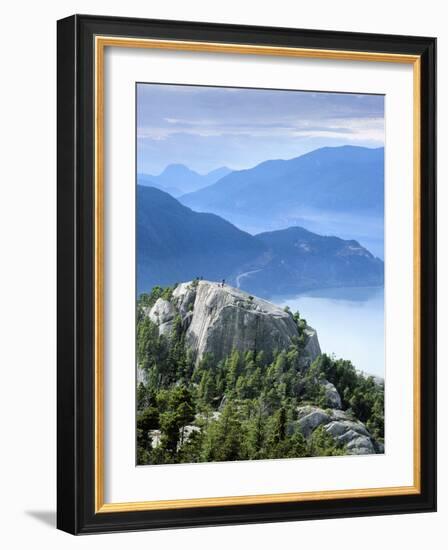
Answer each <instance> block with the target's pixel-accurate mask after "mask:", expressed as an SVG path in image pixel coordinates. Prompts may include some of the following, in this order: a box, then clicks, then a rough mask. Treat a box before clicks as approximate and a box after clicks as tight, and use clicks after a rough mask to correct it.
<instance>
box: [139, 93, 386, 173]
mask: <svg viewBox="0 0 448 550" xmlns="http://www.w3.org/2000/svg"><path fill="white" fill-rule="evenodd" d="M339 145H361V146H365V147H381V146H383V145H384V96H381V95H365V94H344V93H326V92H301V91H290V90H288V91H282V90H261V89H247V88H246V89H244V88H222V87H207V86H181V85H168V84H146V83H140V84H137V171H138V172H139V173H144V174H151V175H158V174H160V173H161V172H162V171H163V170H164V169H165V168H166V166H168V165H169V164H179V163H180V164H185V165H186V166H188V167H189V168H190V169H192V170H195V171H196V172H199V173H201V174H205V173H207V172H209V171H211V170H214V169H216V168H219V167H221V166H227V167H228V168H231V169H232V170H241V169H244V168H251V167H253V166H255V165H257V164H259V163H260V162H263V161H265V160H269V159H290V158H294V157H297V156H300V155H302V154H304V153H307V152H309V151H312V150H314V149H318V148H320V147H326V146H333V147H334V146H339Z"/></svg>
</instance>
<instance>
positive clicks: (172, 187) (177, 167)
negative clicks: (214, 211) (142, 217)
mask: <svg viewBox="0 0 448 550" xmlns="http://www.w3.org/2000/svg"><path fill="white" fill-rule="evenodd" d="M230 173H231V170H230V168H227V167H225V166H223V167H221V168H216V169H215V170H212V171H211V172H209V173H208V174H204V175H202V174H198V173H197V172H195V171H194V170H190V168H188V167H187V166H185V165H184V164H170V165H169V166H167V167H166V168H165V170H164V171H163V172H162V173H161V174H159V175H158V176H152V175H150V174H138V176H137V183H138V185H146V186H151V187H156V188H157V189H161V190H162V191H166V192H167V193H169V194H170V195H172V196H173V197H179V196H180V195H184V194H185V193H191V192H194V191H198V190H200V189H202V188H203V187H207V186H209V185H212V184H214V183H215V182H217V181H218V180H219V179H220V178H222V177H224V176H227V175H228V174H230Z"/></svg>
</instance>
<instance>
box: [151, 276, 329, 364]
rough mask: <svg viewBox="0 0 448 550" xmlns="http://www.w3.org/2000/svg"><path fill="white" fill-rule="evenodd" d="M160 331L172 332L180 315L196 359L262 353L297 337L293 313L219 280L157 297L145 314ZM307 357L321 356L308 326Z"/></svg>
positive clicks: (284, 346)
mask: <svg viewBox="0 0 448 550" xmlns="http://www.w3.org/2000/svg"><path fill="white" fill-rule="evenodd" d="M147 315H149V318H150V319H151V321H153V322H154V323H155V324H156V325H157V326H158V327H159V332H160V334H163V335H165V336H168V335H169V334H170V332H171V330H172V327H173V321H174V318H175V317H176V315H179V317H180V320H181V323H182V327H183V329H184V330H185V342H186V345H187V346H188V347H189V348H190V349H191V350H192V352H193V353H194V356H195V359H196V362H199V361H200V360H201V359H202V357H204V355H206V354H210V355H212V356H213V357H214V358H215V359H216V360H218V361H219V360H220V359H222V358H224V357H227V356H229V355H230V354H231V353H232V351H233V350H235V349H236V350H238V351H241V352H245V351H248V350H253V351H256V352H260V351H262V352H264V353H265V356H266V358H267V359H269V358H270V357H271V356H272V352H273V351H274V350H283V349H287V348H288V347H289V345H290V344H291V343H292V342H293V339H295V338H296V337H297V336H298V328H297V324H296V322H295V321H294V319H293V317H292V315H291V314H290V313H289V312H286V311H284V310H283V309H282V308H280V307H278V306H276V305H274V304H271V303H270V302H267V301H265V300H262V299H260V298H256V297H254V296H251V295H249V294H248V293H246V292H243V291H242V290H239V289H236V288H233V287H231V286H228V285H225V284H224V285H223V284H221V283H214V282H209V281H195V282H189V283H182V284H180V285H178V286H177V287H176V288H175V289H174V291H173V294H172V298H171V299H170V301H167V300H162V299H158V300H157V302H156V303H155V304H154V306H153V307H152V308H151V309H150V310H149V311H148V312H147ZM305 334H306V336H307V341H306V346H305V349H304V354H303V355H304V359H305V361H306V362H307V363H308V364H309V363H311V362H312V361H313V360H314V359H315V358H316V357H317V356H318V355H319V354H320V346H319V341H318V338H317V334H316V331H315V330H314V329H312V328H311V327H306V329H305Z"/></svg>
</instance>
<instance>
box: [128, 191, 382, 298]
mask: <svg viewBox="0 0 448 550" xmlns="http://www.w3.org/2000/svg"><path fill="white" fill-rule="evenodd" d="M137 193H138V197H137V199H138V200H137V258H138V265H137V292H138V293H140V292H143V291H146V292H147V291H149V290H150V289H151V288H152V287H153V286H155V285H162V286H163V285H172V284H174V283H176V282H179V281H185V280H190V279H194V278H196V277H203V278H206V279H210V280H215V281H221V280H222V279H226V280H227V281H228V282H229V283H230V284H233V285H234V286H236V287H240V288H242V289H244V290H247V291H248V292H254V293H257V294H259V295H260V296H265V297H270V296H273V295H278V294H287V293H295V292H300V291H303V290H309V289H313V288H327V287H335V286H336V287H337V286H378V285H382V284H383V262H382V261H381V260H379V259H377V258H375V257H374V256H373V255H372V254H371V253H370V252H369V251H368V250H366V249H365V248H363V247H362V246H361V245H360V244H359V243H358V242H356V241H353V240H349V241H345V240H343V239H339V238H337V237H323V236H320V235H317V234H315V233H312V232H310V231H307V230H305V229H303V228H300V227H292V228H289V229H287V230H282V231H274V232H270V233H263V234H260V235H256V236H252V235H249V234H248V233H245V232H244V231H241V230H239V229H238V228H236V227H235V226H234V225H232V224H231V223H229V222H227V221H226V220H224V219H222V218H220V217H219V216H216V215H214V214H206V213H198V212H194V211H193V210H191V209H189V208H187V207H185V206H183V205H181V204H180V203H179V202H178V201H177V200H176V199H174V198H173V197H171V196H170V195H168V194H167V193H164V192H163V191H160V190H158V189H155V188H151V187H142V186H138V188H137Z"/></svg>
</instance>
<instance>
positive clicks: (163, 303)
mask: <svg viewBox="0 0 448 550" xmlns="http://www.w3.org/2000/svg"><path fill="white" fill-rule="evenodd" d="M176 313H177V312H176V308H175V307H174V306H173V304H172V303H171V302H169V301H168V300H164V299H163V298H159V299H158V300H157V301H156V303H155V304H154V305H153V306H152V308H151V309H150V310H149V314H148V316H149V318H150V319H151V321H152V322H153V323H154V324H156V325H157V326H158V328H159V334H162V335H164V336H167V335H169V334H171V331H172V328H173V321H174V317H175V316H176Z"/></svg>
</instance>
